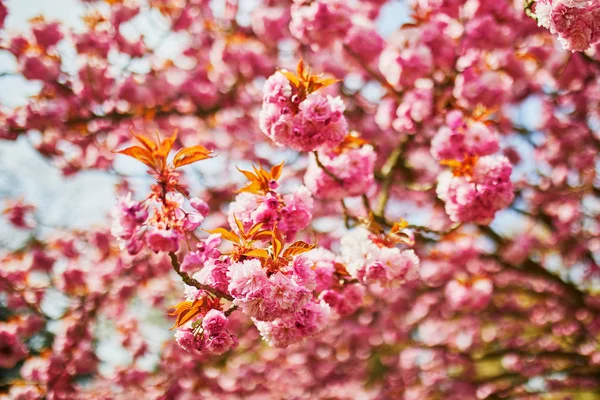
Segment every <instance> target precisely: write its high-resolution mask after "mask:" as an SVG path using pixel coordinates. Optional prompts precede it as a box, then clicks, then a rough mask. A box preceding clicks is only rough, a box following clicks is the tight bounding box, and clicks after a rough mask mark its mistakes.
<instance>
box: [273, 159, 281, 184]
mask: <svg viewBox="0 0 600 400" xmlns="http://www.w3.org/2000/svg"><path fill="white" fill-rule="evenodd" d="M282 170H283V161H282V162H281V164H278V165H274V166H273V167H272V168H271V179H273V180H277V179H279V177H280V176H281V171H282Z"/></svg>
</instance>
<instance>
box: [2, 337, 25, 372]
mask: <svg viewBox="0 0 600 400" xmlns="http://www.w3.org/2000/svg"><path fill="white" fill-rule="evenodd" d="M27 353H28V351H27V347H25V345H24V344H23V343H21V341H20V340H19V338H18V337H17V335H16V334H15V333H14V332H11V331H9V330H7V329H5V328H0V354H1V355H2V357H0V368H5V369H10V368H12V367H14V366H15V365H17V363H18V362H19V361H21V360H22V359H23V358H25V357H26V356H27Z"/></svg>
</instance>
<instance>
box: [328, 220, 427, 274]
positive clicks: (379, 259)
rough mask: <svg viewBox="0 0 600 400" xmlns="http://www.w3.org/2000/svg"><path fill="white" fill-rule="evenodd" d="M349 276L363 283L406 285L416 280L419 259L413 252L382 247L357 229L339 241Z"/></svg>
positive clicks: (363, 229)
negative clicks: (379, 282) (393, 282)
mask: <svg viewBox="0 0 600 400" xmlns="http://www.w3.org/2000/svg"><path fill="white" fill-rule="evenodd" d="M340 243H341V246H342V248H341V253H342V258H343V259H344V262H345V263H346V270H347V271H348V273H349V274H350V275H351V276H352V277H354V278H357V279H359V280H361V281H364V282H369V281H381V282H390V281H398V282H405V281H410V280H414V279H415V278H416V273H417V267H418V265H419V257H417V255H416V254H415V252H414V251H413V250H401V249H399V248H397V247H385V246H381V247H380V246H379V245H378V244H375V243H373V241H371V238H370V233H369V231H367V230H366V229H365V228H362V227H358V228H354V229H352V230H351V231H349V232H348V233H347V234H346V235H344V236H343V237H342V239H341V241H340Z"/></svg>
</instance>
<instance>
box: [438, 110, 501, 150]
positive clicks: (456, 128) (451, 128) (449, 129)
mask: <svg viewBox="0 0 600 400" xmlns="http://www.w3.org/2000/svg"><path fill="white" fill-rule="evenodd" d="M498 149H499V146H498V135H497V134H496V132H495V131H493V130H492V129H490V128H489V127H488V126H487V125H486V124H484V123H483V122H480V121H474V120H469V119H466V118H465V117H464V116H463V114H462V113H461V112H460V111H451V112H449V113H448V114H447V115H446V125H445V126H443V127H441V128H440V129H439V130H438V131H437V134H436V135H435V136H434V137H433V139H432V140H431V154H432V155H433V156H434V157H435V158H436V159H438V160H462V159H463V158H464V157H466V156H474V155H478V156H483V155H489V154H494V153H495V152H497V151H498Z"/></svg>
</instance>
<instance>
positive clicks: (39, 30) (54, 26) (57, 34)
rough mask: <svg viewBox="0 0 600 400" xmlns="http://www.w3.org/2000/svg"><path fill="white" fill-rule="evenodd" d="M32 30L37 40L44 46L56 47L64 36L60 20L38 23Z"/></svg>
mask: <svg viewBox="0 0 600 400" xmlns="http://www.w3.org/2000/svg"><path fill="white" fill-rule="evenodd" d="M32 32H33V36H35V40H36V42H37V43H38V44H39V45H40V46H42V47H44V48H50V47H54V46H55V45H56V44H57V43H58V42H59V41H60V40H61V39H62V38H63V34H62V32H61V31H60V25H59V23H58V22H52V23H43V24H39V25H36V26H34V27H33V29H32Z"/></svg>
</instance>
